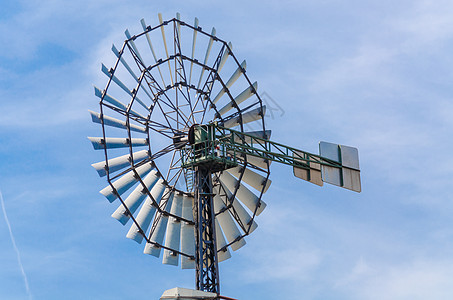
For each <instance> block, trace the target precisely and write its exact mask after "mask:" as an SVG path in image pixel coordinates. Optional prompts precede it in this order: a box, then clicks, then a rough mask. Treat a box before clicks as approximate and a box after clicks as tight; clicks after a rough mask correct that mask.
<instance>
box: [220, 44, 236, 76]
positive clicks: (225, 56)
mask: <svg viewBox="0 0 453 300" xmlns="http://www.w3.org/2000/svg"><path fill="white" fill-rule="evenodd" d="M232 49H233V44H232V43H231V42H229V43H228V47H226V48H225V51H224V52H223V54H222V58H221V59H220V62H219V67H218V68H217V73H219V72H220V71H221V70H222V68H223V66H224V65H225V63H226V61H227V59H228V57H229V56H230V53H231V50H232Z"/></svg>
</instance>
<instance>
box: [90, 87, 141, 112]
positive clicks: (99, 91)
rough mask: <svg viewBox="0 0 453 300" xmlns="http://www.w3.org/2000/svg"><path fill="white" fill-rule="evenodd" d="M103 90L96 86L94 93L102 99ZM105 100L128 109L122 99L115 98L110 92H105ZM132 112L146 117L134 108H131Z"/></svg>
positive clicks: (125, 109)
mask: <svg viewBox="0 0 453 300" xmlns="http://www.w3.org/2000/svg"><path fill="white" fill-rule="evenodd" d="M103 93H104V92H103V91H101V90H100V89H99V88H97V87H96V86H95V87H94V94H95V95H96V96H97V97H99V98H100V99H102V95H103ZM104 100H105V101H107V102H109V103H110V104H112V105H113V106H116V107H118V108H121V109H122V110H124V111H127V106H126V105H124V104H123V103H122V102H121V101H119V100H116V99H115V98H113V97H112V96H110V95H109V94H107V93H106V94H105V95H104ZM130 112H131V113H133V114H134V115H136V116H138V117H140V118H143V119H146V118H145V117H144V116H142V115H141V114H139V113H138V112H136V111H134V110H133V109H131V110H130Z"/></svg>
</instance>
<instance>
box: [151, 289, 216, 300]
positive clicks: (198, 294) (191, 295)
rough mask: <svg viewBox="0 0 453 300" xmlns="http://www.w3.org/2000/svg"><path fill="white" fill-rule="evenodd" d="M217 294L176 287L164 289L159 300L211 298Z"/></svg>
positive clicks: (199, 299)
mask: <svg viewBox="0 0 453 300" xmlns="http://www.w3.org/2000/svg"><path fill="white" fill-rule="evenodd" d="M216 298H217V294H215V293H209V292H202V291H197V290H190V289H185V288H180V287H176V288H173V289H170V290H166V291H165V292H164V293H163V294H162V296H161V297H160V300H213V299H216Z"/></svg>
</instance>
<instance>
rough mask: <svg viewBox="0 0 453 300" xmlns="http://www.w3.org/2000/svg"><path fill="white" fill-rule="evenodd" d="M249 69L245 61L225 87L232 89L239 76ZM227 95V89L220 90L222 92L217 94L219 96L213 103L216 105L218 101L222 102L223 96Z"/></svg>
mask: <svg viewBox="0 0 453 300" xmlns="http://www.w3.org/2000/svg"><path fill="white" fill-rule="evenodd" d="M246 68H247V62H246V61H245V60H244V61H243V62H242V64H241V66H239V67H238V68H237V69H236V71H235V72H234V73H233V75H231V77H230V79H228V81H227V83H226V84H225V86H226V87H227V88H228V89H230V88H231V86H232V85H233V84H234V83H235V82H236V80H238V78H239V76H241V74H242V73H244V72H245V69H246ZM225 93H226V89H225V88H222V89H221V90H220V92H219V93H218V94H217V96H215V98H214V100H212V103H213V104H216V103H217V101H219V100H220V98H222V96H223V95H224V94H225Z"/></svg>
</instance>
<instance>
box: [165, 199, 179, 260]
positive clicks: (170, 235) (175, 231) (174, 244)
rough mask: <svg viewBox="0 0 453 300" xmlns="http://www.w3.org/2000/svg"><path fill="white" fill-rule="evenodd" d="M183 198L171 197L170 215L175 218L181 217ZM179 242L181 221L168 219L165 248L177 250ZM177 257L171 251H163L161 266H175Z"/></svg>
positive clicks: (172, 218)
mask: <svg viewBox="0 0 453 300" xmlns="http://www.w3.org/2000/svg"><path fill="white" fill-rule="evenodd" d="M182 199H183V196H182V195H179V194H176V195H175V196H174V197H173V203H172V205H171V210H170V213H171V214H172V215H175V216H181V215H182V201H183V200H182ZM180 241H181V221H180V220H179V219H177V218H175V217H170V218H169V222H168V224H167V235H166V236H165V247H168V248H171V249H175V250H179V245H180ZM178 260H179V255H178V254H176V253H174V252H173V251H171V250H168V249H165V250H164V257H163V260H162V263H163V264H167V265H173V266H177V265H178Z"/></svg>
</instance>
